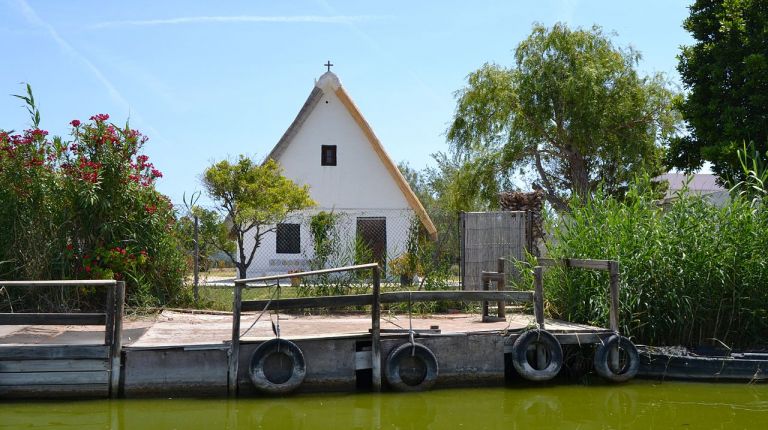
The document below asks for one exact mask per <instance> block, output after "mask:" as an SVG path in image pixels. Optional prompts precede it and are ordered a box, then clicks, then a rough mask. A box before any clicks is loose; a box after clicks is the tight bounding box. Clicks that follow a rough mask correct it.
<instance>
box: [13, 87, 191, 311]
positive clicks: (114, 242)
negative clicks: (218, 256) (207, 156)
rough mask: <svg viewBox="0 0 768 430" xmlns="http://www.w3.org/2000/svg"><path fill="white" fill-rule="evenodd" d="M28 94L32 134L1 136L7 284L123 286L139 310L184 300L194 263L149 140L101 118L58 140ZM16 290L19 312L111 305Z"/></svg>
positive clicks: (71, 293) (76, 294) (91, 293)
mask: <svg viewBox="0 0 768 430" xmlns="http://www.w3.org/2000/svg"><path fill="white" fill-rule="evenodd" d="M27 90H28V92H27V95H26V96H23V97H21V98H23V99H24V100H25V101H26V102H27V104H28V109H29V111H30V113H31V114H32V118H33V124H32V127H31V128H30V129H28V130H25V131H24V132H22V133H13V132H5V131H2V130H0V279H32V280H41V279H118V280H125V281H126V283H127V299H128V302H129V304H133V305H159V304H165V303H169V302H173V301H175V300H178V299H179V298H180V297H182V296H183V294H182V287H183V274H184V259H183V254H182V252H181V251H180V247H179V241H178V239H177V237H176V236H175V234H174V223H175V218H174V214H173V208H172V205H171V203H170V201H169V200H168V198H167V197H166V196H164V195H162V194H160V193H159V192H158V191H157V190H155V186H154V184H155V181H156V179H157V178H159V177H161V176H162V174H161V173H160V171H158V170H157V169H156V168H155V167H154V166H153V165H152V164H151V163H149V158H148V157H147V156H146V155H143V154H141V148H142V146H143V145H144V143H145V142H146V137H144V136H143V135H142V134H141V133H139V132H138V131H137V130H134V129H132V128H130V126H129V125H128V124H126V125H125V126H122V127H119V126H116V125H114V124H111V123H109V122H108V119H109V116H108V115H105V114H99V115H94V116H92V117H91V119H90V121H89V122H82V123H81V122H80V121H78V120H73V121H72V122H71V126H72V140H71V141H64V140H63V139H61V138H59V137H54V138H48V136H47V135H48V133H47V132H46V131H44V130H41V129H40V128H39V112H38V111H37V108H36V107H35V104H34V98H33V97H32V92H31V89H29V87H28V89H27ZM8 291H9V293H10V297H11V300H10V301H9V302H8V303H9V304H10V305H13V306H15V307H16V309H17V310H18V309H21V308H35V309H42V308H52V307H59V308H75V307H79V308H88V307H101V306H103V305H102V298H103V294H104V292H103V290H99V291H96V290H93V289H87V288H83V289H78V290H67V291H66V292H62V293H61V294H50V290H48V291H37V290H29V289H21V288H19V289H10V288H9V289H8Z"/></svg>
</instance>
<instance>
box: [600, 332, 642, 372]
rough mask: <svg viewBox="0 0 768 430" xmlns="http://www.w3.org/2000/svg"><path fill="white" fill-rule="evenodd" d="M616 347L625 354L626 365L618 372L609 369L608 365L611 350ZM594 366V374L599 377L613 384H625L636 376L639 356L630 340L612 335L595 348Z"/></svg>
mask: <svg viewBox="0 0 768 430" xmlns="http://www.w3.org/2000/svg"><path fill="white" fill-rule="evenodd" d="M616 347H618V348H619V349H621V350H622V351H624V353H625V354H626V363H625V364H624V366H623V367H622V368H621V369H619V370H618V371H615V370H614V369H611V366H610V365H609V363H608V361H610V356H611V354H610V353H611V350H613V348H616ZM594 365H595V372H597V374H598V375H600V376H601V377H603V378H605V379H607V380H609V381H613V382H626V381H628V380H630V379H632V378H634V377H635V375H637V371H638V370H640V354H639V353H638V351H637V347H636V346H635V344H634V343H632V341H631V340H629V339H627V338H626V337H624V336H619V335H618V334H613V335H611V336H610V337H608V339H606V340H604V341H603V343H601V344H599V345H598V346H597V349H596V350H595V359H594Z"/></svg>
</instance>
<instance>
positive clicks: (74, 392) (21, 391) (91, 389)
mask: <svg viewBox="0 0 768 430" xmlns="http://www.w3.org/2000/svg"><path fill="white" fill-rule="evenodd" d="M108 390H109V384H76V385H74V384H63V385H7V386H0V397H4V398H8V399H20V398H45V399H49V398H52V397H55V398H57V399H59V398H62V397H68V398H78V399H82V398H88V397H104V396H106V395H107V392H108ZM113 428H117V427H113Z"/></svg>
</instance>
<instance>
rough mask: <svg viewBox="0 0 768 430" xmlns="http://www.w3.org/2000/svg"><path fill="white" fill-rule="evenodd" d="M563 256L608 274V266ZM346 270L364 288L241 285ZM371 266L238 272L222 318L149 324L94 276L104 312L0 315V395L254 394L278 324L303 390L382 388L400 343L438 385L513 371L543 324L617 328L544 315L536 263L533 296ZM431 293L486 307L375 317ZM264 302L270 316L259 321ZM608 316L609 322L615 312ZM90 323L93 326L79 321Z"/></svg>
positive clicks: (430, 297)
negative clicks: (517, 347) (401, 287)
mask: <svg viewBox="0 0 768 430" xmlns="http://www.w3.org/2000/svg"><path fill="white" fill-rule="evenodd" d="M585 262H586V263H585ZM543 263H544V264H557V263H555V262H550V261H544V262H543ZM567 264H575V265H576V267H579V265H582V266H583V265H589V266H590V267H588V268H592V269H594V268H596V267H597V266H599V267H597V268H600V269H605V270H610V271H611V272H612V273H613V271H614V270H617V266H615V267H614V265H613V263H612V262H597V263H595V262H594V260H573V261H570V262H568V263H567ZM350 270H355V271H370V273H371V290H372V291H371V293H370V294H360V295H352V296H334V297H306V298H291V299H281V300H272V301H269V300H250V301H249V300H242V290H243V289H245V288H259V287H261V285H263V282H264V281H269V280H276V279H284V278H289V277H297V276H299V277H300V276H310V275H316V274H318V273H321V274H326V273H332V272H338V271H350ZM378 270H379V269H378V265H376V264H368V265H359V266H351V267H344V268H337V269H329V270H324V271H314V272H306V273H298V274H297V273H293V274H290V275H280V276H273V277H262V278H254V279H245V280H238V281H237V283H236V286H235V288H234V294H233V298H234V300H233V312H232V313H231V314H224V313H200V312H178V311H177V312H174V311H164V312H162V313H160V314H159V315H157V316H156V317H155V318H154V319H152V320H151V321H148V320H130V321H126V322H125V329H123V327H122V324H123V321H122V314H123V311H122V306H123V294H124V286H123V285H122V283H115V282H114V281H106V282H105V283H104V284H103V286H105V287H107V288H111V290H110V291H112V292H111V293H110V295H109V296H110V297H109V298H108V301H107V307H106V310H105V313H103V314H87V315H74V316H73V315H67V314H64V315H62V314H54V315H49V314H30V315H22V314H2V315H0V322H2V323H3V324H4V325H0V397H5V398H20V397H58V396H62V395H73V396H77V397H84V396H87V397H106V396H125V397H144V396H200V395H218V396H223V395H230V396H234V395H254V394H257V393H258V390H257V389H256V387H255V386H254V384H253V382H252V381H253V375H252V374H250V373H249V372H250V366H252V365H253V356H254V354H255V351H256V350H257V349H258V348H259V347H260V346H261V345H266V344H267V343H268V342H269V341H270V340H273V339H275V338H276V333H275V328H274V326H273V323H275V322H276V321H279V335H280V336H279V337H280V338H281V339H285V340H288V341H291V342H292V343H293V344H295V345H296V346H297V347H298V348H299V349H300V351H302V352H303V356H304V357H305V358H306V369H304V370H305V372H306V376H305V377H304V379H303V382H302V383H301V386H300V387H298V391H306V392H309V391H356V390H360V389H363V390H373V391H379V390H381V389H391V387H389V385H388V384H387V381H386V380H385V378H384V377H383V373H384V370H385V369H383V367H384V366H386V365H387V364H388V363H387V359H388V356H389V355H390V354H391V352H392V351H394V350H395V349H396V348H398V347H399V346H402V345H403V344H404V343H408V342H411V343H412V344H413V343H418V344H419V345H421V346H423V347H425V348H427V349H429V350H431V351H432V353H434V356H435V359H436V361H437V362H439V377H438V378H437V381H436V383H435V385H436V386H437V387H441V386H445V387H449V386H473V385H482V386H489V385H501V384H503V383H504V381H505V377H506V375H508V374H509V372H510V371H512V370H510V366H509V363H508V360H507V359H506V357H507V355H508V354H510V353H511V352H512V348H513V345H514V343H515V341H516V340H517V339H518V337H519V336H520V335H521V334H522V333H524V332H525V331H527V330H529V329H531V328H536V329H542V328H544V329H546V330H547V332H549V333H552V334H553V335H554V336H555V337H556V338H557V340H558V341H559V343H560V344H562V345H576V346H579V347H580V346H587V345H590V344H599V343H601V342H602V341H603V340H604V339H606V338H608V337H609V336H611V335H613V334H614V332H615V330H612V329H604V328H600V327H592V326H587V325H580V324H573V323H569V322H565V321H555V320H545V319H544V313H543V291H542V285H541V268H537V269H536V270H535V274H536V288H535V291H534V292H530V291H525V292H519V291H507V290H505V289H504V288H503V287H504V286H503V284H502V285H501V286H500V288H499V289H497V290H491V289H490V285H491V282H497V281H495V280H497V279H501V277H498V276H497V277H495V278H494V274H493V272H488V273H487V274H486V275H487V276H485V278H484V280H488V283H487V288H486V289H485V290H483V291H414V292H395V293H382V292H380V289H379V276H378ZM616 273H617V272H616ZM611 281H612V282H611V284H612V287H611V288H610V293H611V295H612V296H613V295H614V293H616V297H617V293H618V290H617V288H616V289H614V288H613V284H614V283H615V284H616V285H618V282H616V281H614V277H613V276H612V277H611ZM76 282H82V281H76ZM0 283H2V281H0ZM27 284H31V283H27ZM6 285H7V283H6ZM51 285H54V284H51ZM55 285H60V283H59V284H55ZM434 300H451V301H462V300H463V301H477V302H483V304H484V306H483V307H482V309H483V311H482V312H481V313H478V314H445V315H417V316H412V317H409V316H408V315H407V314H405V315H402V314H400V315H394V314H389V313H385V314H384V315H382V313H381V306H382V304H387V303H401V302H410V303H414V302H418V301H434ZM611 302H612V304H613V300H612V301H611ZM491 303H493V304H496V303H498V306H499V307H498V309H497V311H496V318H492V316H491V315H489V309H490V308H491V306H489V304H491ZM513 303H529V304H532V305H533V308H534V310H535V311H534V313H533V315H526V314H520V313H513V312H505V311H506V306H507V304H513ZM350 306H367V307H368V308H369V309H370V313H368V314H361V313H323V314H322V315H315V316H308V315H304V313H303V312H302V311H301V310H303V309H310V308H311V309H317V308H331V309H332V308H339V307H340V308H348V307H350ZM268 309H279V310H280V312H279V313H276V314H275V313H273V314H271V315H270V314H267V316H266V317H265V310H268ZM611 316H612V321H611V322H612V323H613V322H614V319H613V316H614V313H612V314H611ZM258 318H261V319H258ZM257 319H258V321H257ZM97 323H98V324H101V325H102V327H103V328H100V329H99V328H96V326H93V325H85V324H97ZM612 326H613V324H612Z"/></svg>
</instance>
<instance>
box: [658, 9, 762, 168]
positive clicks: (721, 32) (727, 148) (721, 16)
mask: <svg viewBox="0 0 768 430" xmlns="http://www.w3.org/2000/svg"><path fill="white" fill-rule="evenodd" d="M690 10H691V15H690V16H689V17H688V19H686V20H685V23H684V27H685V29H686V30H688V31H689V32H690V33H691V35H692V36H693V38H694V39H695V40H696V43H694V44H693V45H692V46H686V47H684V48H683V50H682V53H681V54H680V57H679V60H680V63H679V65H678V68H677V69H678V71H679V72H680V75H681V76H682V79H683V83H684V85H685V87H686V88H687V89H688V90H689V92H688V95H687V97H686V99H685V101H684V102H682V103H681V104H680V110H681V111H682V114H683V117H684V118H685V119H686V120H687V121H688V124H689V132H690V133H689V134H688V135H686V136H685V137H682V138H680V139H678V140H676V141H675V142H674V143H673V145H672V147H671V149H670V152H669V155H670V157H669V164H670V165H671V166H673V167H678V168H682V169H687V170H694V169H697V168H699V167H701V165H702V164H703V162H704V161H709V162H711V163H712V170H713V171H714V172H715V173H717V174H718V175H719V176H720V177H721V178H722V179H723V180H728V179H731V178H737V177H741V176H742V175H743V172H742V169H741V166H740V164H739V161H738V157H737V155H736V151H737V150H738V149H739V148H741V147H742V144H743V143H750V142H751V143H753V144H754V145H755V149H756V152H757V154H759V155H760V156H763V154H765V153H766V150H768V2H766V1H765V0H697V1H696V2H695V3H694V4H693V5H692V6H691V7H690ZM766 161H768V160H766Z"/></svg>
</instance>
